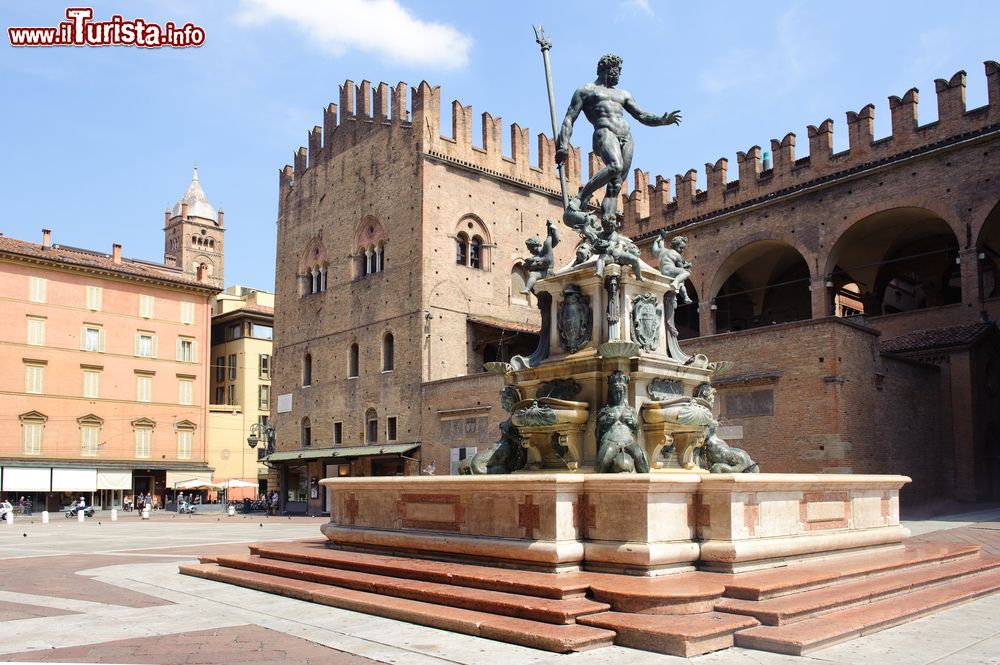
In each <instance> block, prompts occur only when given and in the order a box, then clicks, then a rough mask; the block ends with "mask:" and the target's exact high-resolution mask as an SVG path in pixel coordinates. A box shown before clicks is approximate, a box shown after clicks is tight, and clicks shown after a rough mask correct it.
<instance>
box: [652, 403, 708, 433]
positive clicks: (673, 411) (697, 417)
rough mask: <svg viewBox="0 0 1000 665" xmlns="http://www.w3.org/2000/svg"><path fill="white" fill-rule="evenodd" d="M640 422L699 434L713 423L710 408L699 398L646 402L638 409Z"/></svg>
mask: <svg viewBox="0 0 1000 665" xmlns="http://www.w3.org/2000/svg"><path fill="white" fill-rule="evenodd" d="M639 414H640V417H641V418H642V422H644V423H647V424H650V425H661V424H663V425H667V426H668V428H669V429H671V430H673V431H678V432H682V431H692V432H695V431H697V432H700V431H702V430H704V428H705V427H707V426H708V425H709V424H711V423H712V422H713V421H714V418H713V417H712V407H711V406H710V405H709V403H708V402H706V401H705V400H703V399H702V398H700V397H677V398H675V399H670V400H664V401H662V402H646V403H645V404H643V405H642V407H641V408H640V409H639Z"/></svg>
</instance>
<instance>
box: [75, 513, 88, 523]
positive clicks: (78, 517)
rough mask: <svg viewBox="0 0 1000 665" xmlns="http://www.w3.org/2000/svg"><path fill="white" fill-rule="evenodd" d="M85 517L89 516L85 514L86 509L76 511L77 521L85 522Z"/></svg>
mask: <svg viewBox="0 0 1000 665" xmlns="http://www.w3.org/2000/svg"><path fill="white" fill-rule="evenodd" d="M85 519H87V516H86V515H85V514H84V511H82V510H78V511H77V513H76V521H77V522H79V523H80V524H83V520H85Z"/></svg>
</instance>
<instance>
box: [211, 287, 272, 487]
mask: <svg viewBox="0 0 1000 665" xmlns="http://www.w3.org/2000/svg"><path fill="white" fill-rule="evenodd" d="M273 325H274V294H273V293H268V292H267V291H257V290H254V289H249V288H246V287H243V286H232V287H230V288H228V289H226V290H225V291H224V292H222V293H220V294H219V295H218V296H217V297H216V300H215V305H214V308H213V312H212V353H211V367H212V371H211V377H210V384H211V388H210V391H209V394H210V400H211V404H210V406H209V414H208V429H209V434H208V459H209V460H211V461H210V462H209V466H212V467H214V468H215V475H214V477H213V480H214V481H215V482H217V483H222V482H226V481H229V480H236V479H239V480H243V481H247V482H253V483H258V482H260V483H261V484H260V486H259V490H260V491H261V492H264V491H266V490H267V486H266V482H267V481H266V476H267V467H265V466H264V465H263V464H262V463H259V462H258V456H259V455H261V453H263V451H264V448H265V446H261V447H259V448H257V449H256V450H255V449H251V448H250V447H249V446H248V445H247V436H248V435H249V434H250V428H251V426H252V425H254V424H261V425H266V424H267V422H268V417H269V414H270V409H271V371H272V365H271V362H272V361H271V358H272V356H271V354H272V342H271V336H272V330H273ZM258 479H259V480H258ZM271 489H274V488H271ZM256 493H257V491H256V490H254V489H252V488H248V489H247V490H245V491H240V490H230V491H229V493H228V498H229V499H233V498H242V497H243V496H244V495H246V496H253V495H254V494H256Z"/></svg>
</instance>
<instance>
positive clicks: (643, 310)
mask: <svg viewBox="0 0 1000 665" xmlns="http://www.w3.org/2000/svg"><path fill="white" fill-rule="evenodd" d="M662 322H663V303H661V302H660V300H659V298H657V297H656V296H654V295H653V294H652V293H641V294H639V295H638V296H636V298H635V300H633V301H632V339H633V340H634V341H635V342H636V343H637V344H638V345H639V346H640V347H641V348H642V350H643V351H647V352H649V351H654V350H655V349H656V345H657V343H658V342H659V341H660V325H662Z"/></svg>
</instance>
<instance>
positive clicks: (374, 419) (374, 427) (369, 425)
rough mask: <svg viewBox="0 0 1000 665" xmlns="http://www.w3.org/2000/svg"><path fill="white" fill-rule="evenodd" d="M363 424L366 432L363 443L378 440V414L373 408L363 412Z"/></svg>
mask: <svg viewBox="0 0 1000 665" xmlns="http://www.w3.org/2000/svg"><path fill="white" fill-rule="evenodd" d="M365 425H366V427H365V433H366V434H367V436H366V438H365V443H369V444H370V443H376V442H378V414H377V413H375V409H368V412H367V413H365Z"/></svg>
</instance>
